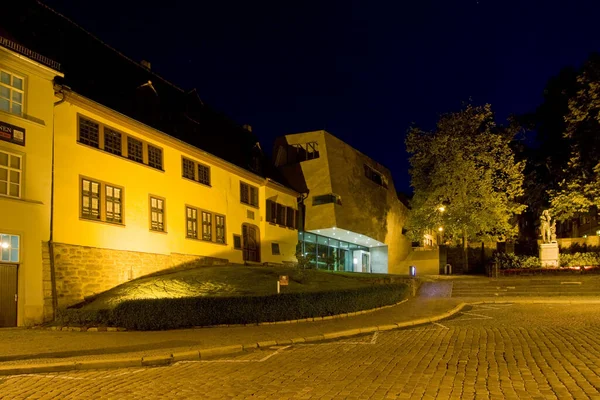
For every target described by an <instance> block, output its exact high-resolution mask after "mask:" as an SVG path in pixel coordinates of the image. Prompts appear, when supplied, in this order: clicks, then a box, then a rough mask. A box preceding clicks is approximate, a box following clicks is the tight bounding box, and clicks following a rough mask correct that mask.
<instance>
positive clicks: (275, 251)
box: [271, 243, 280, 255]
mask: <svg viewBox="0 0 600 400" xmlns="http://www.w3.org/2000/svg"><path fill="white" fill-rule="evenodd" d="M271 253H273V255H279V254H280V253H279V243H271Z"/></svg>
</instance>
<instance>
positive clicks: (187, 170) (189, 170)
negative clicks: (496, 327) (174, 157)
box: [182, 158, 196, 181]
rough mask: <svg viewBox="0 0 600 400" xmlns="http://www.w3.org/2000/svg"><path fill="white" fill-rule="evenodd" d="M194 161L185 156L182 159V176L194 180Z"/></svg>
mask: <svg viewBox="0 0 600 400" xmlns="http://www.w3.org/2000/svg"><path fill="white" fill-rule="evenodd" d="M194 169H195V168H194V162H193V161H192V160H188V159H187V158H184V159H183V171H182V176H183V177H184V178H188V179H191V180H193V181H195V180H196V175H195V173H194Z"/></svg>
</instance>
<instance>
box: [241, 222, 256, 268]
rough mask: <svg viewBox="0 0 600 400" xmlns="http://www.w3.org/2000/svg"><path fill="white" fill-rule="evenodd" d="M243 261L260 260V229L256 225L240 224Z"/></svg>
mask: <svg viewBox="0 0 600 400" xmlns="http://www.w3.org/2000/svg"><path fill="white" fill-rule="evenodd" d="M242 250H243V254H244V261H250V262H260V231H259V230H258V227H257V226H256V225H250V224H242Z"/></svg>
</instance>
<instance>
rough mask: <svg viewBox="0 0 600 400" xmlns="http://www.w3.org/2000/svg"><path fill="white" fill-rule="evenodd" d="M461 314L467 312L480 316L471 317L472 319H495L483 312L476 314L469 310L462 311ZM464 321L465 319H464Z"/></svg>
mask: <svg viewBox="0 0 600 400" xmlns="http://www.w3.org/2000/svg"><path fill="white" fill-rule="evenodd" d="M461 314H467V315H474V316H476V317H480V318H471V319H494V318H493V317H490V316H488V315H483V314H475V313H472V312H469V311H466V312H461ZM463 321H464V320H463Z"/></svg>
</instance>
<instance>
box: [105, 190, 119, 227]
mask: <svg viewBox="0 0 600 400" xmlns="http://www.w3.org/2000/svg"><path fill="white" fill-rule="evenodd" d="M104 191H105V194H104V195H105V199H106V221H107V222H116V223H121V222H123V212H122V209H121V207H122V198H123V193H122V189H120V188H117V187H114V186H109V185H106V186H105V190H104Z"/></svg>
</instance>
